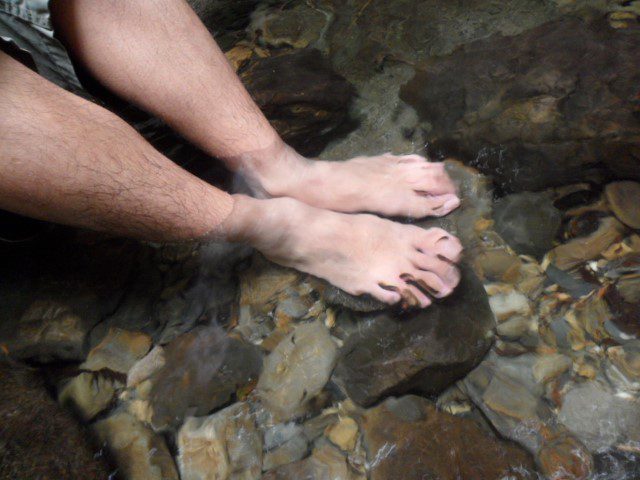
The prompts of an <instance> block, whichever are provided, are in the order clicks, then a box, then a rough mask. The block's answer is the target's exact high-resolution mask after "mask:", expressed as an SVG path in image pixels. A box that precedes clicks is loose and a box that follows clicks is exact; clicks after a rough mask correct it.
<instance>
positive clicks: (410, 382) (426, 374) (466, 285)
mask: <svg viewBox="0 0 640 480" xmlns="http://www.w3.org/2000/svg"><path fill="white" fill-rule="evenodd" d="M359 321H360V323H359V325H358V328H357V329H356V330H355V331H354V332H353V333H351V334H350V335H349V336H348V337H347V338H346V340H345V343H344V346H343V347H342V349H341V351H340V360H339V361H338V365H337V366H336V369H335V372H334V380H335V381H336V383H337V384H338V385H339V386H340V387H341V388H342V389H343V390H344V391H345V392H346V394H347V395H348V396H349V397H350V398H351V399H353V400H354V401H356V402H358V403H359V404H361V405H370V404H372V403H374V402H375V401H376V400H378V399H379V398H381V397H384V396H386V395H391V394H399V393H405V392H408V391H420V392H423V393H428V394H434V393H438V392H440V391H441V390H443V389H444V388H446V387H447V386H449V385H450V384H451V383H453V382H454V381H456V380H458V379H459V378H461V377H462V376H464V374H465V373H467V372H469V371H470V370H471V369H472V368H473V367H474V366H475V365H476V364H477V363H478V362H480V360H481V359H482V357H483V356H484V355H485V354H486V353H487V351H488V350H489V348H490V346H491V343H492V340H493V328H494V325H495V321H494V317H493V313H492V312H491V309H490V308H489V302H488V300H487V296H486V293H485V291H484V287H483V286H482V283H481V282H480V281H479V280H478V278H477V277H476V276H475V274H474V273H473V272H472V271H471V270H470V269H469V268H468V267H466V268H465V269H464V273H463V276H462V281H461V282H460V285H459V286H458V288H457V289H456V291H455V292H454V293H453V294H452V295H451V296H449V297H447V298H446V299H444V300H443V301H441V302H439V303H437V304H435V305H432V306H430V307H429V308H427V309H425V310H420V311H417V312H413V313H403V314H398V315H395V314H393V313H389V312H382V313H379V314H369V315H365V316H363V317H362V318H360V320H359Z"/></svg>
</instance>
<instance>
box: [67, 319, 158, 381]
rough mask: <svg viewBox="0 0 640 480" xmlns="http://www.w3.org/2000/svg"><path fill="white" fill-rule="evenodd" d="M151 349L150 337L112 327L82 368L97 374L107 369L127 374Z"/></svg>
mask: <svg viewBox="0 0 640 480" xmlns="http://www.w3.org/2000/svg"><path fill="white" fill-rule="evenodd" d="M150 348H151V337H150V336H149V335H147V334H145V333H142V332H130V331H128V330H123V329H120V328H114V327H112V328H110V329H109V331H108V332H107V334H106V335H105V336H104V338H103V339H102V340H101V341H100V343H98V345H96V346H95V347H93V348H92V349H91V351H90V352H89V354H88V355H87V359H86V360H85V361H84V363H83V364H82V365H80V368H82V369H84V370H93V371H96V372H97V371H99V370H102V369H105V368H106V369H109V370H111V371H113V372H119V373H124V374H126V373H127V372H128V371H129V369H130V368H131V367H132V366H133V365H134V364H135V363H136V362H137V361H138V360H140V359H141V358H142V357H144V356H145V355H146V354H147V352H149V349H150Z"/></svg>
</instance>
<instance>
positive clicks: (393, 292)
mask: <svg viewBox="0 0 640 480" xmlns="http://www.w3.org/2000/svg"><path fill="white" fill-rule="evenodd" d="M372 294H373V296H374V297H376V298H377V299H378V300H380V301H381V302H384V303H387V304H389V305H395V304H396V303H398V302H399V301H400V300H402V295H401V294H400V289H399V288H398V287H396V286H393V285H389V284H385V283H383V282H380V283H378V285H377V286H376V288H374V289H373V292H372Z"/></svg>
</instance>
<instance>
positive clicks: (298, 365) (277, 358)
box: [256, 322, 338, 421]
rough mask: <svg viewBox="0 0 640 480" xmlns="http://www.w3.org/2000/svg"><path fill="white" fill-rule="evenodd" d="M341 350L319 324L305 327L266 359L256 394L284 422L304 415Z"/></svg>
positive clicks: (282, 343) (285, 340) (327, 377)
mask: <svg viewBox="0 0 640 480" xmlns="http://www.w3.org/2000/svg"><path fill="white" fill-rule="evenodd" d="M337 353H338V349H337V347H336V345H335V344H334V342H333V340H332V339H331V336H330V335H329V331H328V330H327V328H326V327H325V326H324V325H323V324H322V323H319V322H314V323H309V324H302V325H299V326H298V327H296V328H295V330H294V331H293V332H291V334H290V335H288V336H287V337H285V338H284V339H283V340H282V341H281V342H280V343H279V344H278V346H277V347H276V348H275V350H274V351H273V352H271V354H269V356H268V357H267V358H266V359H265V362H264V368H263V371H262V373H261V374H260V379H259V380H258V385H257V387H256V391H257V393H258V395H259V396H260V399H261V400H262V402H263V404H264V405H265V406H266V407H267V408H268V409H269V410H270V411H271V412H273V414H274V416H275V417H276V418H277V419H278V420H280V421H286V420H290V419H291V418H293V417H295V416H296V415H300V414H301V413H303V412H304V410H303V409H304V406H305V403H306V402H308V401H309V399H312V398H314V397H315V396H316V395H317V394H318V393H320V391H321V390H322V388H323V387H324V385H325V384H326V383H327V381H328V380H329V376H330V375H331V371H332V370H333V367H334V365H335V361H336V357H337Z"/></svg>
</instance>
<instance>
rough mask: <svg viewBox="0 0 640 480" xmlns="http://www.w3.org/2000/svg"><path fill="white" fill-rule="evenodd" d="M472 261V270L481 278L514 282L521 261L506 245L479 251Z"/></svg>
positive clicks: (518, 275) (517, 276)
mask: <svg viewBox="0 0 640 480" xmlns="http://www.w3.org/2000/svg"><path fill="white" fill-rule="evenodd" d="M473 262H474V270H475V271H476V272H477V273H478V276H480V278H481V279H483V280H490V281H499V282H507V283H515V282H516V281H517V280H518V279H519V278H520V269H521V268H522V261H521V260H520V258H519V257H518V256H517V255H516V254H515V253H513V252H511V251H509V250H508V249H507V248H506V247H496V248H491V249H486V250H484V251H481V252H480V253H479V254H478V255H477V256H476V257H475V258H474V259H473Z"/></svg>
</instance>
